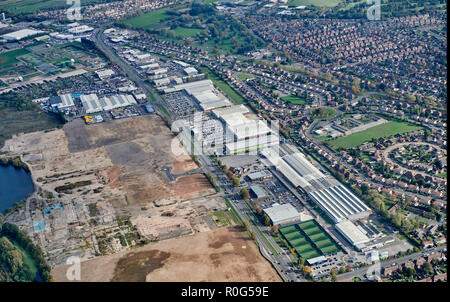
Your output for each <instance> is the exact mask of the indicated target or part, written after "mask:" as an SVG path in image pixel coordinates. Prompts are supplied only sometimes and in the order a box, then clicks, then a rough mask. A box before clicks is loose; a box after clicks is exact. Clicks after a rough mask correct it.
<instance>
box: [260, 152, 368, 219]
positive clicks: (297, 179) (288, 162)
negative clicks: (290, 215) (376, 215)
mask: <svg viewBox="0 0 450 302" xmlns="http://www.w3.org/2000/svg"><path fill="white" fill-rule="evenodd" d="M276 151H277V150H274V149H273V148H268V149H265V150H263V151H262V154H263V155H264V156H265V157H266V159H267V160H268V161H269V163H270V164H271V165H273V166H275V167H276V168H277V170H278V171H279V172H281V174H283V176H284V177H285V178H286V179H288V180H289V182H290V183H291V184H292V185H293V186H295V187H296V188H299V189H301V190H303V191H304V192H305V193H306V194H308V195H309V196H310V197H311V199H312V200H313V201H314V202H315V203H316V204H317V205H318V206H319V207H320V208H321V209H322V210H323V211H324V212H325V213H326V214H327V215H328V216H329V217H330V218H331V219H332V220H333V221H334V222H335V223H338V222H340V221H343V220H346V219H349V220H357V219H362V218H366V217H367V216H369V214H370V211H371V210H370V209H369V207H367V206H366V205H365V204H364V203H363V202H362V201H361V200H360V199H359V198H358V197H356V196H355V195H354V194H353V193H351V192H350V191H349V190H348V189H347V188H346V187H345V186H343V185H342V184H340V183H339V182H338V181H337V180H336V179H334V178H333V177H332V176H330V175H325V174H323V173H322V172H321V171H320V170H319V169H317V168H316V167H314V166H313V165H312V164H311V163H310V162H309V161H308V160H307V159H306V157H305V156H304V155H303V154H302V153H300V152H298V150H297V152H295V153H292V151H293V150H292V148H285V150H283V153H285V154H286V155H284V156H280V155H279V152H276ZM294 151H295V150H294Z"/></svg>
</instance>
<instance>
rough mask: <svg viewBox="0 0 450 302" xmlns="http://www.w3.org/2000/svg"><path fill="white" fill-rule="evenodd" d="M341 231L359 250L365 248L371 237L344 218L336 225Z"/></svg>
mask: <svg viewBox="0 0 450 302" xmlns="http://www.w3.org/2000/svg"><path fill="white" fill-rule="evenodd" d="M335 227H336V229H337V230H338V231H339V233H341V234H342V236H344V238H345V239H347V240H348V241H349V242H350V243H351V244H352V245H353V246H354V247H356V248H357V249H359V250H362V249H363V248H365V243H367V242H369V241H370V239H369V237H367V236H366V235H365V234H364V233H363V232H362V231H361V230H360V229H359V228H358V227H357V226H356V225H355V224H353V223H352V222H351V221H350V220H343V221H341V222H339V223H337V224H336V225H335Z"/></svg>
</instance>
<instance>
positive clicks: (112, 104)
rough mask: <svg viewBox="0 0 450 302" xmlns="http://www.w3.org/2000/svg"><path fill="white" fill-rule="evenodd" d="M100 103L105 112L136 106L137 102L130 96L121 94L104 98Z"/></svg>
mask: <svg viewBox="0 0 450 302" xmlns="http://www.w3.org/2000/svg"><path fill="white" fill-rule="evenodd" d="M99 101H100V104H101V105H102V108H103V110H112V109H116V108H120V107H126V106H129V105H132V104H136V100H135V99H134V97H133V96H132V95H129V94H119V95H112V96H109V97H103V98H101V99H100V100H99Z"/></svg>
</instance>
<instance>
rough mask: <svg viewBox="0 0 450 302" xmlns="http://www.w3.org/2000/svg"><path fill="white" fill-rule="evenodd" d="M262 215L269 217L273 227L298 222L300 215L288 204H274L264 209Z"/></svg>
mask: <svg viewBox="0 0 450 302" xmlns="http://www.w3.org/2000/svg"><path fill="white" fill-rule="evenodd" d="M263 211H264V213H265V214H266V215H267V216H269V218H270V221H271V222H272V224H273V225H282V224H287V223H292V222H296V221H300V218H301V217H300V213H299V212H298V211H297V210H296V209H295V208H294V207H293V206H292V205H291V204H289V203H287V204H282V205H280V204H274V205H273V206H272V207H270V208H267V209H264V210H263Z"/></svg>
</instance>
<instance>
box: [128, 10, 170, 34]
mask: <svg viewBox="0 0 450 302" xmlns="http://www.w3.org/2000/svg"><path fill="white" fill-rule="evenodd" d="M169 17H170V16H169V15H168V14H167V8H161V9H156V10H154V11H151V12H149V13H146V14H143V15H140V16H137V17H134V18H131V19H128V20H125V21H124V22H123V23H124V24H129V25H131V26H136V27H138V28H143V29H148V28H157V27H160V26H159V25H160V23H162V21H163V20H165V19H168V18H169Z"/></svg>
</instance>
